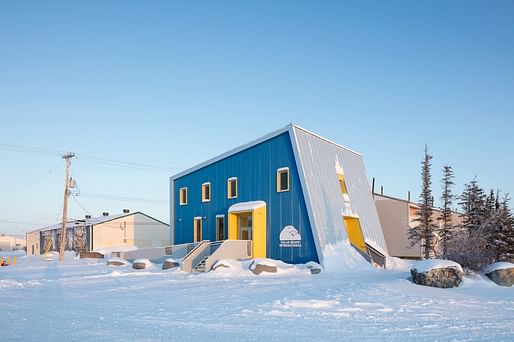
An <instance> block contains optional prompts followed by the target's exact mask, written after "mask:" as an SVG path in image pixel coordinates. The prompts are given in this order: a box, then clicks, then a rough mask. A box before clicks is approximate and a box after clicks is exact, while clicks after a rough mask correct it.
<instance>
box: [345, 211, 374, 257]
mask: <svg viewBox="0 0 514 342" xmlns="http://www.w3.org/2000/svg"><path fill="white" fill-rule="evenodd" d="M344 225H345V226H346V231H347V232H348V238H349V239H350V242H351V243H352V244H353V245H354V246H355V247H357V248H359V249H360V250H361V251H363V252H364V253H368V249H367V248H366V243H365V242H364V236H363V235H362V229H361V224H360V221H359V219H358V218H356V217H348V216H345V217H344Z"/></svg>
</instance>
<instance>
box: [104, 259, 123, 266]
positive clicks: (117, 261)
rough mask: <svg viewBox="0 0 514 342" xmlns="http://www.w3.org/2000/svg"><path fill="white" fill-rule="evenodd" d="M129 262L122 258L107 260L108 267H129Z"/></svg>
mask: <svg viewBox="0 0 514 342" xmlns="http://www.w3.org/2000/svg"><path fill="white" fill-rule="evenodd" d="M127 265H128V261H127V260H125V259H122V258H110V259H109V260H107V266H127Z"/></svg>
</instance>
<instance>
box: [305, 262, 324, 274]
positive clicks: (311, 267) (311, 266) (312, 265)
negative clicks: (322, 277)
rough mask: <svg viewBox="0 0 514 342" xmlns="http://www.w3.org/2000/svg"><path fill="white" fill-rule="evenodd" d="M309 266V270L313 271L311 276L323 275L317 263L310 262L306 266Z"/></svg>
mask: <svg viewBox="0 0 514 342" xmlns="http://www.w3.org/2000/svg"><path fill="white" fill-rule="evenodd" d="M305 266H307V269H308V270H309V271H311V274H319V273H321V265H319V264H317V263H315V262H312V261H310V262H308V263H306V264H305Z"/></svg>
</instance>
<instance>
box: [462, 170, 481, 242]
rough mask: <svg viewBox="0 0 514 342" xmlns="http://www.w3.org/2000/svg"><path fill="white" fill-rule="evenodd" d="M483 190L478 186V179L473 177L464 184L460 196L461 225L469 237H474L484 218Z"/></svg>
mask: <svg viewBox="0 0 514 342" xmlns="http://www.w3.org/2000/svg"><path fill="white" fill-rule="evenodd" d="M485 197H486V196H485V195H484V190H483V189H482V188H480V187H479V186H478V181H477V180H476V179H473V180H472V181H471V183H470V184H466V185H465V189H464V192H463V193H462V195H461V196H460V200H461V202H459V204H460V205H461V207H462V215H461V216H462V227H463V228H464V229H465V230H466V232H467V233H468V235H469V237H470V238H473V237H475V236H476V235H477V234H478V232H479V231H480V228H481V226H482V223H483V220H484V204H485Z"/></svg>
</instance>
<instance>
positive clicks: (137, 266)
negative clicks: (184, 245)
mask: <svg viewBox="0 0 514 342" xmlns="http://www.w3.org/2000/svg"><path fill="white" fill-rule="evenodd" d="M132 268H133V269H135V270H144V269H145V268H146V263H145V262H134V263H132Z"/></svg>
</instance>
